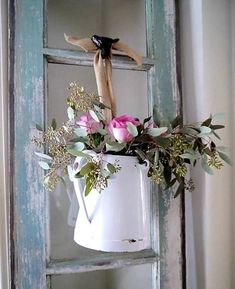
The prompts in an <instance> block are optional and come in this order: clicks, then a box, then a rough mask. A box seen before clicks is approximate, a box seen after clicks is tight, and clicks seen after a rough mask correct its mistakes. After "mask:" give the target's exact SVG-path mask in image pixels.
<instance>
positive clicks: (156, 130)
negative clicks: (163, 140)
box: [148, 127, 168, 137]
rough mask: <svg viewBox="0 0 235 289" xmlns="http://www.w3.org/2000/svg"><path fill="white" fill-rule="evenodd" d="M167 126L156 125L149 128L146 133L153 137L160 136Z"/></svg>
mask: <svg viewBox="0 0 235 289" xmlns="http://www.w3.org/2000/svg"><path fill="white" fill-rule="evenodd" d="M167 130H168V127H156V128H149V129H148V134H149V135H151V136H154V137H157V136H160V135H161V134H163V133H165V132H167Z"/></svg>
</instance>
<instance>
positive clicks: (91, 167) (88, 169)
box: [79, 162, 97, 176]
mask: <svg viewBox="0 0 235 289" xmlns="http://www.w3.org/2000/svg"><path fill="white" fill-rule="evenodd" d="M96 167H97V166H96V164H94V163H92V162H89V163H87V164H86V165H85V166H83V167H82V168H81V170H80V171H79V173H80V174H81V175H82V176H85V175H88V174H89V173H90V172H91V171H93V170H94V169H96Z"/></svg>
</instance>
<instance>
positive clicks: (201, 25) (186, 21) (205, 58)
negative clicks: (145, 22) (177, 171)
mask: <svg viewBox="0 0 235 289" xmlns="http://www.w3.org/2000/svg"><path fill="white" fill-rule="evenodd" d="M232 1H233V0H232ZM233 2H234V1H233ZM230 5H231V3H230V1H224V0H190V1H189V0H182V1H181V16H182V19H181V29H182V66H183V81H184V85H183V91H184V104H185V107H184V110H185V116H186V119H187V121H195V120H200V119H201V118H204V117H206V116H208V114H209V113H210V112H211V113H212V114H214V113H217V112H224V113H225V114H226V116H225V119H224V120H222V122H223V123H225V124H226V130H225V131H224V132H223V133H222V134H221V136H222V139H223V141H222V143H225V144H226V145H227V146H230V147H231V144H232V137H231V132H232V131H233V127H232V104H233V97H232V65H231V63H232V35H231V16H232V14H231V6H230ZM193 175H194V177H197V178H196V179H197V182H196V185H197V190H196V191H195V192H193V193H192V194H188V195H187V196H186V218H187V219H186V224H187V242H188V243H187V260H188V263H187V269H188V276H187V281H188V288H189V289H196V288H198V289H220V288H223V289H230V288H235V287H234V286H235V284H234V282H232V275H234V274H232V273H233V272H232V271H233V267H232V252H233V249H234V248H233V247H232V242H231V238H232V230H233V227H234V224H233V222H232V206H233V207H234V204H233V197H232V194H233V186H232V168H230V167H228V166H226V167H225V168H223V170H222V171H219V172H216V173H215V176H214V177H210V176H207V175H204V174H200V173H199V172H198V171H196V172H194V174H193Z"/></svg>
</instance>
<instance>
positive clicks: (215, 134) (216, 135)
mask: <svg viewBox="0 0 235 289" xmlns="http://www.w3.org/2000/svg"><path fill="white" fill-rule="evenodd" d="M212 133H213V135H214V136H215V137H217V139H219V140H221V137H220V136H219V135H218V134H217V133H216V132H215V131H212Z"/></svg>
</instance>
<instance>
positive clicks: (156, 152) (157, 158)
mask: <svg viewBox="0 0 235 289" xmlns="http://www.w3.org/2000/svg"><path fill="white" fill-rule="evenodd" d="M158 161H159V150H156V151H155V154H154V164H157V163H158Z"/></svg>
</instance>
